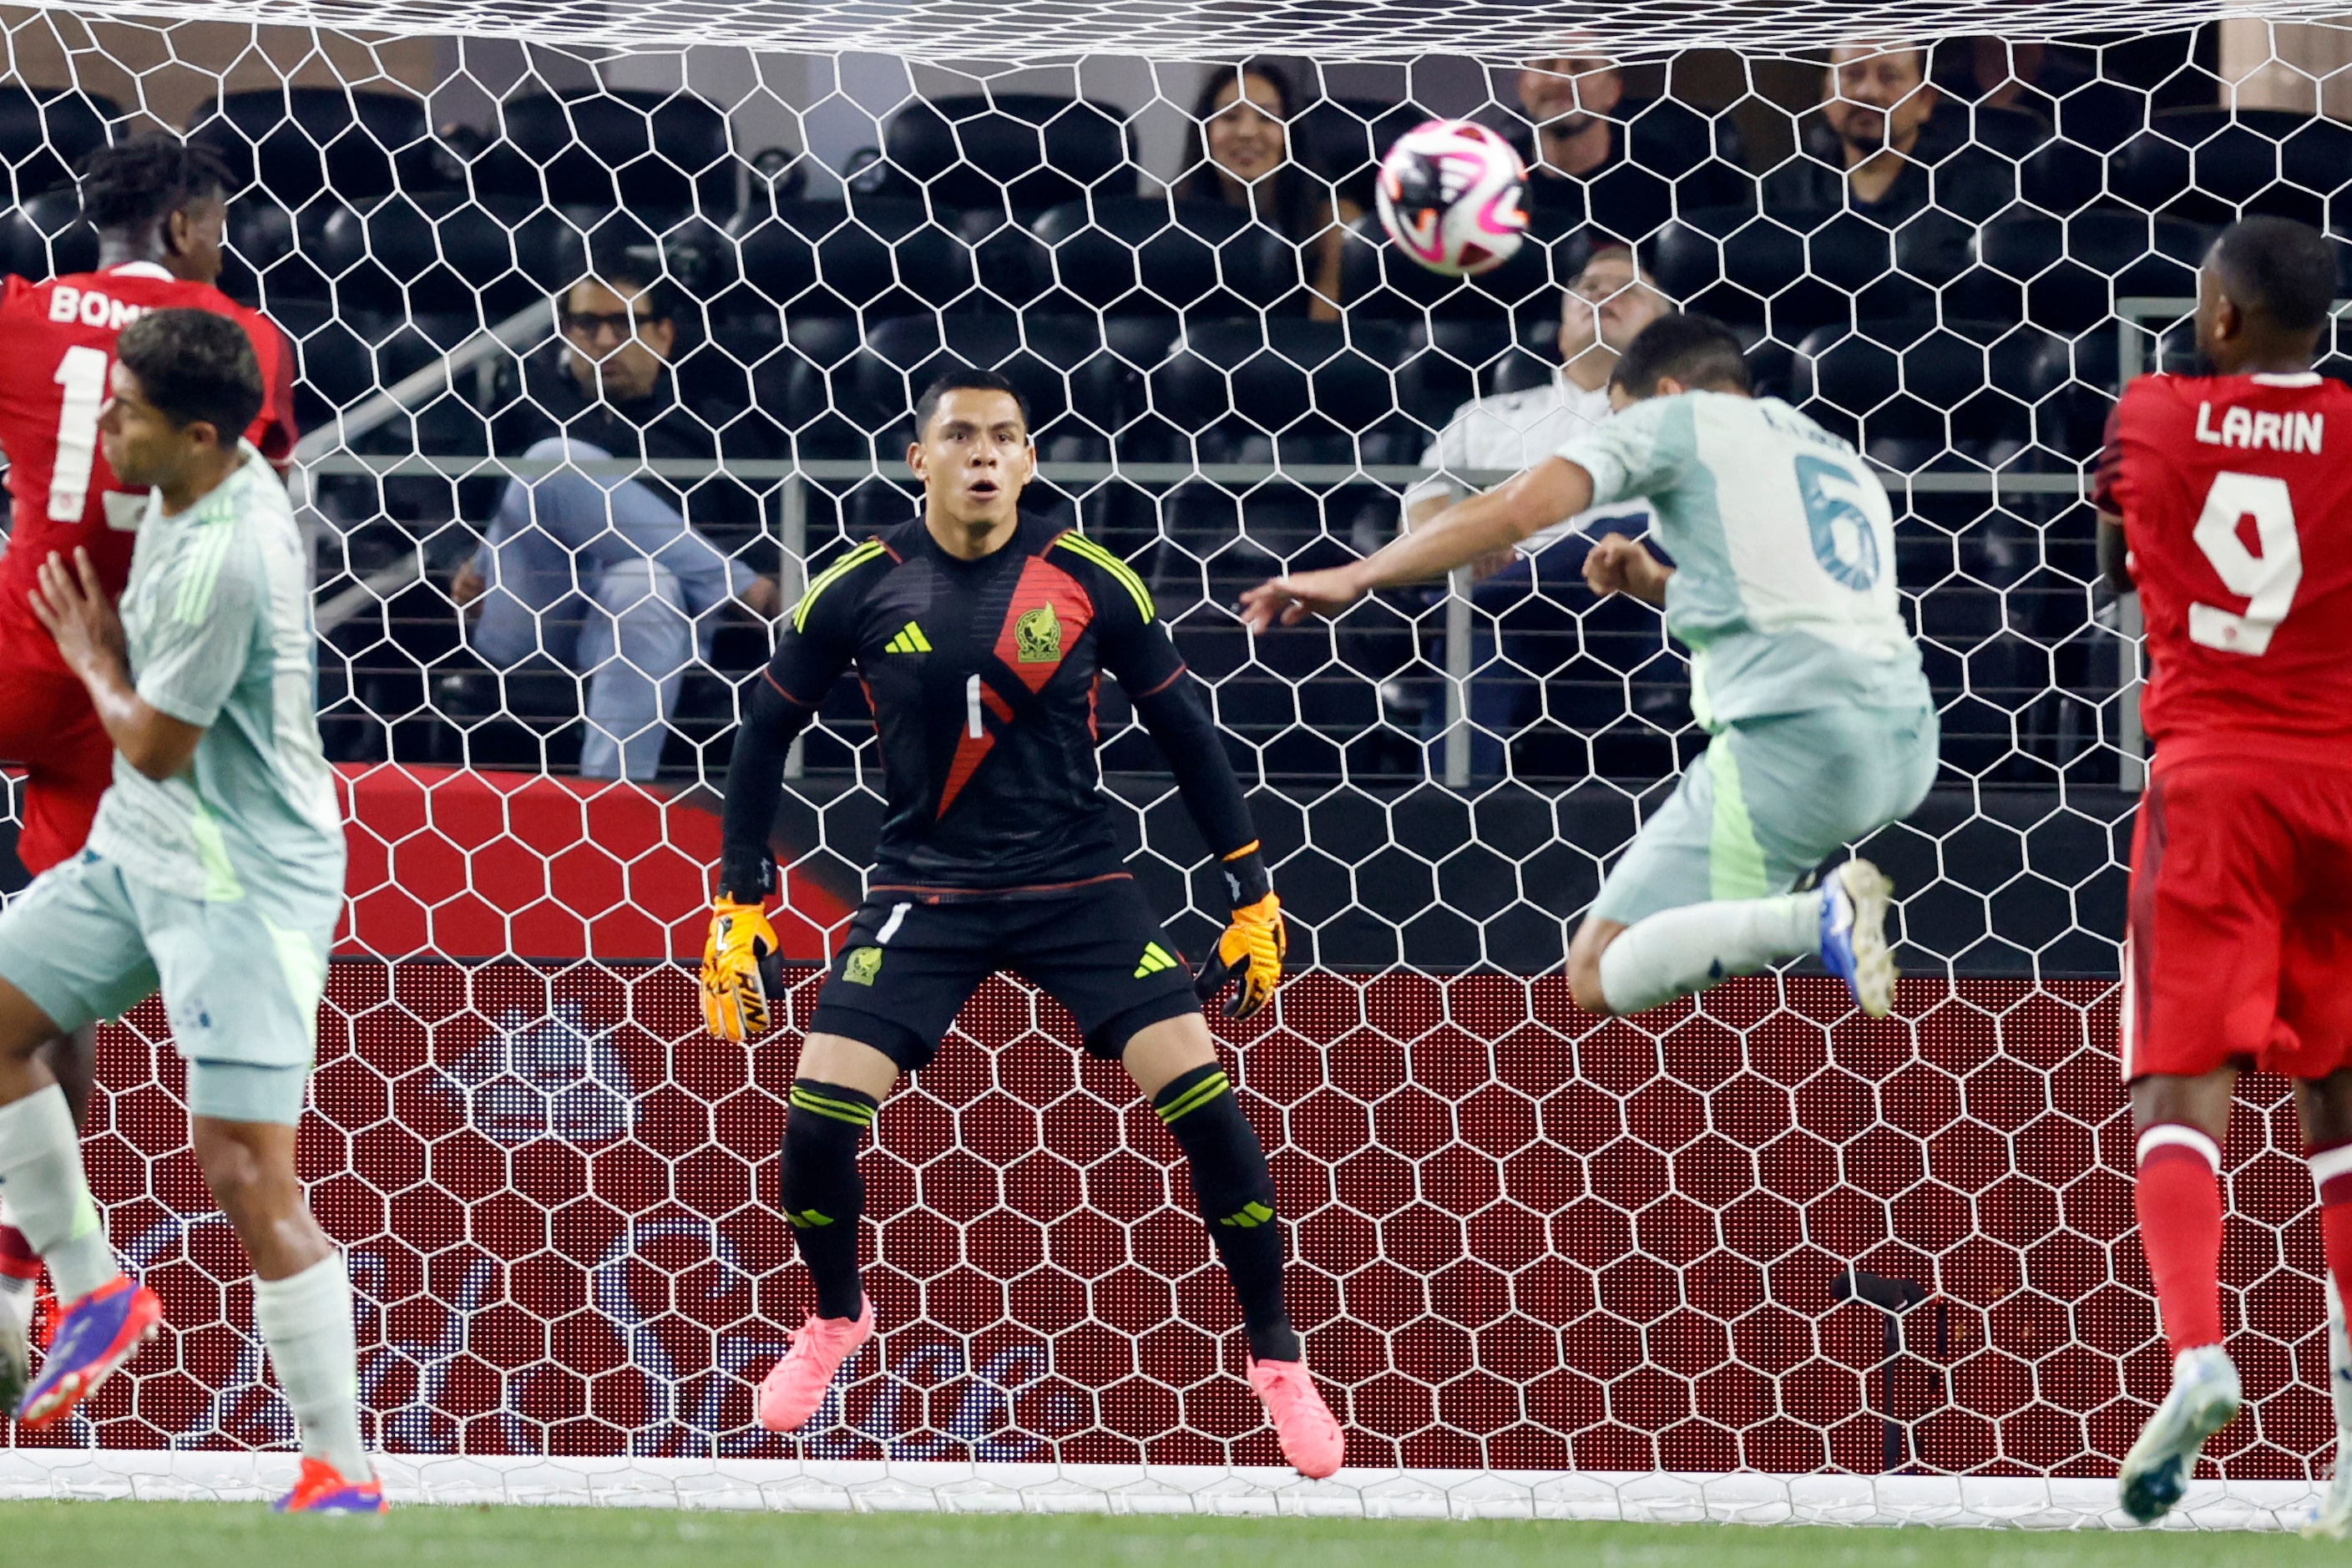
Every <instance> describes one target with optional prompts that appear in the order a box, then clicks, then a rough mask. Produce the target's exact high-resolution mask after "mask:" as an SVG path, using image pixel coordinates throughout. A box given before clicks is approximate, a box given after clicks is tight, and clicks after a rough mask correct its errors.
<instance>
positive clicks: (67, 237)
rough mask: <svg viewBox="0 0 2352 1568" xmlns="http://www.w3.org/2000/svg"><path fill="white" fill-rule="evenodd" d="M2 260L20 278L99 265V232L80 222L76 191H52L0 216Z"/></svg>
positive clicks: (46, 276) (50, 275) (89, 268)
mask: <svg viewBox="0 0 2352 1568" xmlns="http://www.w3.org/2000/svg"><path fill="white" fill-rule="evenodd" d="M0 257H5V261H0V265H4V266H5V268H6V270H8V271H10V272H14V273H16V275H17V276H18V277H20V278H33V279H41V278H50V277H55V276H57V275H58V274H60V273H66V272H88V271H89V270H91V269H92V268H95V267H97V265H98V231H97V230H95V229H93V228H91V227H90V226H89V225H88V224H86V223H84V222H82V221H81V203H80V202H79V200H78V199H77V198H76V197H75V195H74V194H73V192H71V191H51V192H50V193H48V194H47V195H40V196H35V197H33V198H32V199H31V200H30V201H27V202H26V203H25V204H24V205H21V206H19V207H17V208H16V210H15V211H13V212H9V213H6V214H5V215H0Z"/></svg>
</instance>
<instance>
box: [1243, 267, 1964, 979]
mask: <svg viewBox="0 0 2352 1568" xmlns="http://www.w3.org/2000/svg"><path fill="white" fill-rule="evenodd" d="M1609 390H1610V399H1611V403H1612V405H1613V406H1614V407H1615V408H1616V409H1617V410H1618V412H1617V413H1616V415H1615V416H1614V417H1612V418H1611V419H1610V420H1609V421H1608V422H1607V423H1606V424H1605V425H1602V426H1599V427H1597V428H1595V429H1593V430H1591V431H1589V432H1585V433H1582V434H1580V435H1578V436H1577V437H1574V438H1573V439H1571V440H1570V441H1569V442H1568V443H1567V444H1566V445H1565V446H1563V447H1560V449H1559V452H1558V453H1556V454H1555V455H1553V456H1552V457H1549V458H1545V459H1544V460H1543V461H1541V462H1539V463H1537V464H1536V465H1535V466H1534V467H1533V468H1528V470H1527V471H1526V472H1524V473H1522V474H1520V475H1519V476H1518V477H1517V479H1512V480H1511V481H1510V482H1509V483H1507V484H1505V485H1503V486H1502V487H1501V488H1500V489H1495V490H1492V491H1490V492H1488V493H1487V494H1486V495H1482V496H1475V497H1472V498H1471V499H1470V500H1465V501H1463V502H1461V503H1460V504H1458V505H1455V506H1453V507H1449V508H1448V509H1447V510H1445V511H1444V512H1443V513H1441V514H1440V515H1439V516H1438V517H1436V518H1435V519H1433V520H1432V521H1430V522H1428V523H1426V524H1424V525H1423V526H1422V527H1420V528H1418V529H1415V530H1414V531H1412V532H1411V533H1408V534H1406V535H1404V536H1403V537H1402V538H1400V539H1398V540H1397V541H1396V542H1394V543H1391V544H1390V545H1389V546H1388V547H1387V548H1385V549H1383V550H1381V551H1380V552H1377V553H1375V554H1372V555H1370V556H1368V557H1366V558H1365V559H1363V560H1361V561H1359V562H1356V563H1353V564H1351V565H1348V566H1340V567H1334V568H1332V569H1330V570H1328V571H1323V572H1304V573H1300V574H1297V575H1294V576H1289V577H1278V578H1276V579H1274V580H1273V581H1271V582H1268V583H1265V584H1261V585H1259V586H1258V587H1256V588H1253V589H1252V590H1250V591H1249V592H1248V593H1247V594H1245V595H1243V600H1242V609H1243V619H1244V622H1245V623H1246V624H1247V625H1248V626H1249V627H1250V628H1251V630H1253V631H1256V632H1264V631H1266V630H1269V629H1270V628H1272V627H1273V626H1276V624H1280V625H1284V626H1291V625H1296V624H1297V622H1299V621H1301V620H1303V619H1305V618H1306V617H1307V616H1308V615H1310V614H1322V615H1337V614H1338V613H1339V612H1340V611H1342V610H1344V609H1345V608H1347V606H1348V605H1351V604H1353V603H1354V602H1355V601H1356V600H1357V599H1359V598H1360V597H1361V596H1362V595H1365V594H1367V593H1370V591H1372V590H1373V589H1376V588H1387V587H1393V586H1396V585H1398V584H1405V583H1415V582H1422V581H1424V580H1427V579H1430V578H1434V577H1438V576H1440V575H1442V574H1444V573H1446V572H1449V571H1451V570H1453V569H1454V567H1456V566H1460V565H1464V564H1465V563H1469V562H1471V561H1474V560H1476V559H1478V558H1479V557H1480V556H1483V555H1486V554H1489V553H1491V552H1496V551H1499V550H1508V549H1510V548H1512V547H1513V546H1515V545H1517V543H1518V542H1519V541H1521V540H1523V539H1526V538H1528V536H1529V535H1531V534H1533V533H1535V532H1536V531H1538V530H1540V529H1544V528H1548V527H1549V526H1551V525H1552V524H1554V523H1558V522H1560V521H1565V520H1566V519H1568V518H1570V517H1573V516H1575V515H1576V514H1577V513H1579V512H1580V511H1583V510H1586V509H1587V508H1590V507H1593V506H1602V505H1608V504H1610V503H1612V502H1614V501H1617V500H1623V499H1626V498H1628V497H1635V496H1641V497H1647V498H1648V499H1649V500H1650V503H1651V509H1652V512H1653V515H1654V517H1655V519H1656V526H1657V532H1658V535H1659V542H1660V543H1661V544H1662V545H1663V546H1664V549H1665V551H1666V552H1667V553H1668V554H1669V555H1670V556H1671V557H1672V558H1673V561H1674V564H1673V565H1669V564H1667V563H1665V562H1664V561H1662V560H1660V559H1659V558H1658V557H1657V556H1656V555H1654V554H1653V553H1651V552H1650V550H1649V549H1648V547H1647V546H1646V545H1644V544H1643V543H1642V542H1639V541H1637V540H1632V539H1626V538H1623V537H1622V536H1613V535H1612V536H1611V537H1608V538H1605V539H1602V540H1601V542H1598V543H1597V544H1595V545H1594V546H1593V548H1592V551H1591V554H1589V555H1588V556H1587V557H1586V558H1585V563H1584V578H1585V582H1586V583H1587V584H1589V585H1590V586H1591V589H1592V591H1593V592H1594V593H1595V594H1597V595H1603V596H1606V595H1611V594H1630V595H1633V597H1635V598H1637V599H1640V600H1642V601H1643V602H1644V603H1645V604H1650V605H1656V606H1658V607H1659V608H1660V609H1662V610H1664V612H1665V619H1666V627H1667V629H1668V630H1669V631H1671V632H1672V633H1673V634H1674V635H1675V637H1676V638H1677V639H1678V640H1680V641H1681V642H1682V643H1683V644H1684V645H1685V646H1686V647H1689V649H1690V650H1691V707H1692V709H1693V710H1694V711H1695V712H1696V714H1697V716H1698V719H1699V721H1700V722H1701V723H1702V724H1704V725H1705V726H1706V728H1707V729H1708V730H1709V731H1712V732H1713V734H1714V739H1713V741H1712V742H1711V743H1710V744H1709V745H1708V747H1707V750H1706V755H1705V756H1704V757H1703V758H1702V759H1700V760H1699V761H1698V762H1696V763H1694V764H1693V765H1692V766H1691V767H1690V768H1689V769H1688V770H1687V771H1686V772H1685V773H1684V775H1683V778H1682V782H1681V784H1680V786H1679V787H1678V788H1677V789H1676V790H1675V794H1674V795H1673V796H1672V797H1671V798H1670V799H1669V800H1668V801H1667V802H1666V804H1665V805H1664V806H1663V807H1661V808H1660V809H1659V810H1658V811H1656V812H1654V813H1653V814H1652V816H1650V819H1649V820H1648V821H1647V822H1645V823H1643V826H1642V830H1641V832H1640V833H1639V834H1638V835H1636V836H1635V837H1634V840H1633V845H1632V847H1630V848H1628V849H1627V850H1626V852H1625V854H1624V855H1623V856H1622V857H1621V858H1619V860H1618V862H1617V864H1616V866H1615V867H1614V868H1612V869H1611V871H1610V874H1609V876H1608V878H1607V879H1606V880H1605V881H1604V882H1603V883H1602V885H1601V894H1600V897H1599V898H1598V899H1596V900H1594V902H1593V905H1592V908H1591V910H1589V911H1587V913H1586V916H1585V920H1584V922H1583V924H1582V925H1581V926H1580V928H1579V930H1578V931H1577V933H1576V938H1575V940H1574V942H1571V943H1570V948H1569V954H1568V973H1569V982H1570V986H1571V988H1572V989H1573V990H1574V992H1575V994H1576V1000H1577V1002H1578V1004H1579V1005H1581V1006H1584V1007H1586V1008H1589V1009H1591V1010H1592V1011H1594V1012H1605V1013H1637V1012H1641V1011H1643V1009H1645V1008H1649V1007H1654V1006H1657V1005H1660V1004H1661V1003H1664V1002H1667V1001H1670V1000H1672V999H1673V998H1675V997H1676V996H1684V995H1688V994H1691V993H1692V992H1695V991H1698V990H1702V989H1704V988H1705V987H1706V986H1707V985H1710V984H1714V983H1715V982H1716V981H1717V980H1720V979H1722V978H1724V977H1725V976H1727V975H1732V974H1740V973H1749V972H1752V971H1754V970H1757V969H1760V968H1763V967H1764V966H1766V965H1767V964H1770V963H1780V962H1785V961H1787V960H1789V959H1792V958H1797V957H1801V956H1803V955H1805V954H1809V953H1818V954H1820V956H1821V958H1822V962H1823V963H1825V964H1826V965H1827V966H1828V967H1829V968H1830V969H1831V970H1832V972H1833V973H1837V974H1838V975H1840V976H1841V977H1843V979H1844V980H1845V981H1846V983H1847V984H1849V985H1850V986H1851V987H1852V988H1853V995H1854V1000H1855V1003H1856V1005H1859V1006H1860V1007H1861V1009H1862V1010H1863V1011H1864V1013H1867V1014H1870V1015H1871V1016H1885V1014H1886V1013H1887V1012H1888V1011H1889V1009H1890V1008H1891V1007H1892V1005H1893V997H1894V988H1895V963H1894V958H1893V954H1892V953H1891V952H1890V951H1889V949H1888V946H1887V942H1886V934H1885V926H1886V914H1887V910H1888V906H1889V903H1890V901H1891V900H1892V898H1893V893H1894V888H1893V885H1892V884H1891V883H1890V882H1889V881H1888V880H1887V879H1886V878H1885V876H1884V875H1882V874H1881V873H1880V872H1879V871H1878V869H1877V868H1875V867H1874V866H1872V865H1871V864H1870V863H1869V862H1868V861H1866V860H1862V859H1858V858H1857V859H1849V860H1846V861H1845V862H1844V863H1843V864H1842V865H1840V866H1838V867H1837V868H1835V869H1834V870H1832V872H1831V873H1830V874H1829V875H1828V876H1827V877H1825V878H1823V879H1822V883H1821V885H1820V886H1819V887H1818V888H1815V889H1810V890H1808V891H1804V892H1792V891H1791V890H1790V889H1794V888H1796V887H1797V886H1799V884H1800V883H1801V882H1802V881H1803V880H1804V879H1806V878H1807V877H1808V875H1809V874H1810V873H1811V871H1812V870H1813V869H1814V868H1816V867H1817V866H1819V865H1820V864H1821V863H1822V861H1823V860H1825V859H1827V858H1830V857H1831V856H1832V855H1834V854H1836V853H1838V852H1839V851H1840V850H1841V849H1842V848H1843V847H1844V846H1846V845H1848V844H1851V843H1853V841H1854V840H1856V839H1859V838H1862V837H1864V836H1866V835H1868V834H1870V833H1872V832H1874V831H1875V830H1876V829H1878V828H1880V827H1883V826H1885V825H1886V824H1888V823H1890V822H1895V821H1899V820H1900V819H1901V818H1903V817H1905V816H1908V815H1910V813H1911V812H1912V811H1913V810H1914V809H1915V808H1916V806H1917V805H1918V804H1919V802H1920V801H1921V800H1922V799H1923V798H1924V797H1925V796H1926V795H1927V786H1928V785H1929V784H1931V783H1932V782H1933V781H1934V778H1935V773H1936V745H1937V722H1936V710H1935V708H1934V705H1933V702H1932V700H1931V699H1930V697H1929V694H1928V689H1927V680H1926V678H1925V677H1924V676H1923V675H1922V674H1921V673H1920V667H1919V650H1918V646H1917V645H1916V643H1915V642H1914V641H1913V640H1912V637H1911V634H1910V631H1909V629H1908V627H1907V626H1906V625H1905V623H1904V620H1903V616H1902V612H1901V606H1900V604H1899V601H1898V599H1897V596H1896V593H1895V527H1894V515H1893V509H1892V508H1891V507H1889V505H1888V504H1887V500H1886V491H1885V488H1884V487H1883V486H1881V485H1880V484H1879V482H1878V479H1877V478H1876V477H1875V476H1874V475H1873V474H1872V473H1871V471H1870V469H1869V468H1868V467H1867V466H1866V465H1865V464H1864V462H1863V459H1862V457H1861V455H1860V454H1859V453H1857V452H1856V451H1855V450H1854V449H1853V446H1852V445H1851V444H1849V443H1847V442H1845V441H1843V440H1841V439H1839V438H1838V437H1835V436H1832V434H1830V433H1829V432H1828V431H1826V430H1824V429H1822V427H1821V426H1818V425H1816V424H1814V423H1813V422H1812V421H1811V419H1808V418H1807V417H1805V416H1803V415H1802V414H1800V413H1799V412H1797V410H1795V409H1794V408H1791V407H1790V405H1787V404H1786V403H1783V402H1781V401H1780V399H1778V398H1772V397H1758V396H1756V395H1755V392H1754V388H1753V386H1752V385H1751V384H1750V382H1749V379H1748V363H1747V360H1746V358H1745V357H1744V356H1743V354H1742V353H1741V352H1740V347H1739V340H1738V337H1736V336H1735V335H1734V334H1733V333H1732V331H1731V330H1730V329H1729V328H1728V327H1726V326H1725V325H1723V323H1721V322H1720V321H1715V320H1713V319H1711V318H1709V317H1706V316H1699V315H1691V314H1675V315H1668V316H1662V317H1660V318H1659V319H1658V320H1657V321H1654V322H1652V323H1651V324H1650V325H1649V326H1648V327H1646V328H1644V329H1643V331H1642V332H1641V334H1640V335H1639V336H1638V337H1636V338H1635V339H1634V340H1633V342H1631V343H1630V344H1628V345H1627V346H1626V349H1625V351H1624V353H1623V354H1622V357H1621V358H1620V359H1619V361H1618V363H1617V367H1616V370H1615V373H1614V374H1613V376H1612V380H1611V382H1610V389H1609Z"/></svg>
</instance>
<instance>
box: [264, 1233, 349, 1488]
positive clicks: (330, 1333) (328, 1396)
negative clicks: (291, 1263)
mask: <svg viewBox="0 0 2352 1568" xmlns="http://www.w3.org/2000/svg"><path fill="white" fill-rule="evenodd" d="M253 1321H254V1324H255V1326H256V1327H257V1328H259V1329H260V1331H261V1342H262V1343H263V1344H264V1345H266V1346H268V1350H269V1364H270V1365H271V1366H273V1367H275V1368H277V1369H278V1386H280V1387H281V1388H283V1389H285V1391H286V1403H287V1405H288V1406H289V1408H291V1409H292V1410H293V1412H294V1425H295V1427H296V1429H297V1430H299V1432H300V1433H301V1436H302V1452H303V1453H304V1454H305V1455H307V1456H308V1457H310V1458H313V1459H324V1460H325V1461H326V1462H327V1463H328V1464H331V1465H332V1466H334V1467H335V1473H336V1474H338V1475H340V1476H341V1477H342V1478H343V1479H345V1480H347V1481H351V1482H352V1483H354V1484H357V1483H359V1482H362V1481H365V1480H367V1479H370V1478H371V1477H372V1476H373V1475H374V1474H375V1468H374V1467H373V1466H372V1465H371V1464H369V1463H368V1456H367V1445H366V1444H364V1443H362V1441H361V1440H360V1366H359V1362H360V1349H359V1336H358V1334H357V1332H356V1331H354V1330H353V1329H352V1276H351V1270H350V1268H349V1267H348V1266H347V1265H345V1263H344V1262H343V1255H342V1254H341V1252H336V1253H334V1254H333V1255H331V1257H329V1258H324V1259H322V1260H321V1261H320V1262H318V1263H314V1264H312V1265H311V1266H310V1268H305V1269H304V1270H302V1272H301V1273H299V1274H297V1275H295V1276H293V1277H292V1278H291V1279H257V1280H255V1281H254V1282H253Z"/></svg>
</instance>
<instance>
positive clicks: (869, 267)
mask: <svg viewBox="0 0 2352 1568" xmlns="http://www.w3.org/2000/svg"><path fill="white" fill-rule="evenodd" d="M732 248H733V252H734V258H735V260H734V265H733V267H732V268H731V271H730V277H731V279H732V285H731V287H730V288H728V289H726V290H725V291H724V292H723V293H721V294H720V296H719V299H718V300H715V301H714V302H713V309H712V315H713V316H714V317H725V316H729V315H738V314H748V313H756V312H758V311H761V310H777V309H783V310H788V311H789V312H791V313H792V314H793V315H795V316H797V315H799V314H801V313H803V312H805V313H808V314H813V315H828V316H839V315H849V314H852V313H863V314H865V315H866V316H869V317H883V316H903V315H908V314H911V313H913V312H916V311H920V310H936V309H946V308H949V307H963V308H967V309H969V308H973V307H976V306H980V305H984V304H985V303H986V302H987V301H986V300H985V299H984V297H982V296H981V295H980V294H979V293H978V292H977V291H976V289H975V287H974V284H975V274H974V270H973V265H972V254H971V245H970V244H969V243H968V242H966V241H965V240H964V239H963V238H962V237H961V236H959V235H957V234H955V233H954V232H952V231H950V230H949V229H946V228H943V227H941V226H940V225H938V224H936V223H934V222H932V221H931V216H930V214H929V212H927V211H926V210H925V209H924V207H923V205H922V204H920V203H919V202H899V201H890V200H887V199H885V198H882V197H878V196H861V197H859V198H858V199H857V201H856V202H855V203H848V204H845V203H842V202H782V203H779V204H778V205H777V206H776V209H775V212H774V213H773V215H772V216H763V217H761V219H760V220H759V221H758V222H756V223H753V224H751V225H750V226H748V227H747V228H745V229H744V230H743V232H741V233H740V234H738V235H736V236H734V237H733V247H732Z"/></svg>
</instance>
